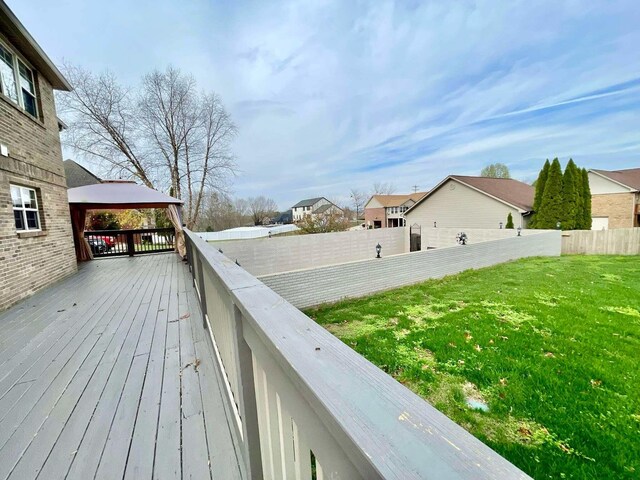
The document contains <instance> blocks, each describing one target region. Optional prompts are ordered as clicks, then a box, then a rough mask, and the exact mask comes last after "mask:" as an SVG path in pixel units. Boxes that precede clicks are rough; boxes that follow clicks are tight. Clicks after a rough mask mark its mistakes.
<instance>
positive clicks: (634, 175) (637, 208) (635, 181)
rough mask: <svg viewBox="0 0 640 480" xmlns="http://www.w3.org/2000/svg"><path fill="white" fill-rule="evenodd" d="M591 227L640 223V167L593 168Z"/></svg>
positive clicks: (590, 182)
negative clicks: (617, 168) (623, 168)
mask: <svg viewBox="0 0 640 480" xmlns="http://www.w3.org/2000/svg"><path fill="white" fill-rule="evenodd" d="M589 187H590V188H591V218H592V223H591V229H592V230H603V229H604V230H606V229H608V228H632V227H638V226H640V168H630V169H628V170H594V169H591V170H589Z"/></svg>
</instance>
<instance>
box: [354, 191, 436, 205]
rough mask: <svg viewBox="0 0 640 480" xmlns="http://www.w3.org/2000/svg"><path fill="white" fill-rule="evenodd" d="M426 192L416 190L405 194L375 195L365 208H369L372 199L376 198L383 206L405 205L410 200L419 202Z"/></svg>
mask: <svg viewBox="0 0 640 480" xmlns="http://www.w3.org/2000/svg"><path fill="white" fill-rule="evenodd" d="M426 194H427V192H414V193H408V194H404V195H373V196H372V197H371V198H370V199H369V201H368V202H367V204H366V205H365V208H367V206H368V205H369V203H370V202H371V201H372V200H375V201H376V202H377V203H378V204H380V206H381V207H386V208H388V207H399V206H401V205H404V204H405V203H406V202H407V201H408V200H413V201H414V202H417V201H418V200H420V199H421V198H422V197H424V196H425V195H426Z"/></svg>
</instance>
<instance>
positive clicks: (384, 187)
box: [373, 182, 396, 195]
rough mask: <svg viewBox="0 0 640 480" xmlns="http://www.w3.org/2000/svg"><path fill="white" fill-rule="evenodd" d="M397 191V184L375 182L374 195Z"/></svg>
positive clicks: (389, 193)
mask: <svg viewBox="0 0 640 480" xmlns="http://www.w3.org/2000/svg"><path fill="white" fill-rule="evenodd" d="M395 191H396V186H395V185H394V184H393V183H390V182H376V183H374V184H373V194H374V195H391V194H393V193H394V192H395Z"/></svg>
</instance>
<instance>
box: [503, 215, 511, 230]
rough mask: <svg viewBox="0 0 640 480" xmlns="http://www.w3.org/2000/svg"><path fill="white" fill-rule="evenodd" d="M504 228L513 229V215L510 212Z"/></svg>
mask: <svg viewBox="0 0 640 480" xmlns="http://www.w3.org/2000/svg"><path fill="white" fill-rule="evenodd" d="M504 228H511V229H513V215H511V212H509V215H507V224H506V225H505V226H504Z"/></svg>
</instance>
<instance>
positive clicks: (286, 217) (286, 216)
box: [271, 209, 293, 225]
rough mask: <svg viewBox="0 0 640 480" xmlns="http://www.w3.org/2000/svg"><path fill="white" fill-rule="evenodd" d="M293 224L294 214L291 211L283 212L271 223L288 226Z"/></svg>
mask: <svg viewBox="0 0 640 480" xmlns="http://www.w3.org/2000/svg"><path fill="white" fill-rule="evenodd" d="M292 222H293V213H292V211H291V209H289V210H287V211H284V212H281V213H280V214H278V216H276V217H274V218H272V219H271V223H275V224H282V225H286V224H289V223H292Z"/></svg>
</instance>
